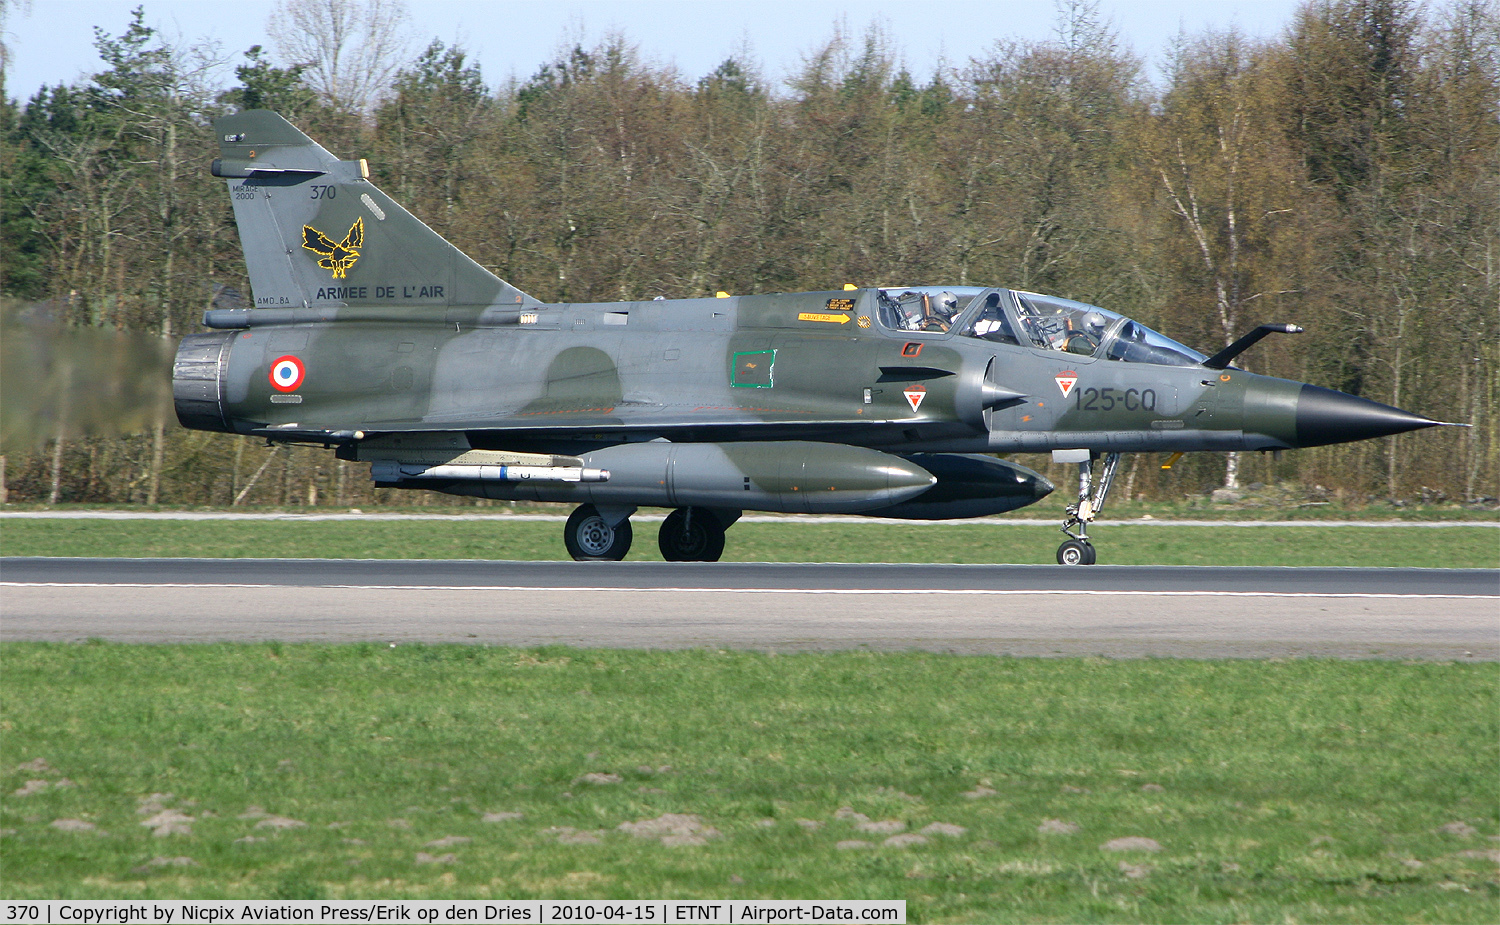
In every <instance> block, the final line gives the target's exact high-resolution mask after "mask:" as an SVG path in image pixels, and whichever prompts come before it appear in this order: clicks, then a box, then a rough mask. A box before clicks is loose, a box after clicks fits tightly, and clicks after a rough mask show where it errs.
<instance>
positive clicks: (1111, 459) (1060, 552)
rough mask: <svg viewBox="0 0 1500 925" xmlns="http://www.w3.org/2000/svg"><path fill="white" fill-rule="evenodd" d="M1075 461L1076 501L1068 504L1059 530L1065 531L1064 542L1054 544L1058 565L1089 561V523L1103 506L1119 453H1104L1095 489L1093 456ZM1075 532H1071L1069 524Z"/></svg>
mask: <svg viewBox="0 0 1500 925" xmlns="http://www.w3.org/2000/svg"><path fill="white" fill-rule="evenodd" d="M1095 456H1097V454H1090V457H1089V458H1088V459H1087V460H1084V461H1083V462H1081V463H1079V464H1078V501H1077V502H1076V503H1074V504H1070V505H1068V508H1067V515H1068V517H1067V519H1066V520H1064V521H1063V525H1062V532H1063V533H1065V534H1067V535H1068V540H1067V542H1065V543H1063V544H1062V545H1061V546H1059V547H1057V564H1058V565H1093V564H1094V562H1095V553H1094V544H1093V543H1091V542H1089V524H1091V523H1093V521H1094V518H1096V517H1098V516H1099V512H1100V511H1102V510H1104V501H1105V499H1106V498H1108V497H1109V489H1110V486H1111V485H1113V484H1114V482H1115V471H1116V470H1118V469H1119V467H1120V454H1119V453H1106V454H1104V471H1103V472H1101V473H1099V486H1098V492H1097V493H1096V492H1095V491H1094V484H1093V482H1094V478H1093V476H1094V458H1095ZM1074 527H1077V528H1078V532H1077V533H1074V532H1073V528H1074Z"/></svg>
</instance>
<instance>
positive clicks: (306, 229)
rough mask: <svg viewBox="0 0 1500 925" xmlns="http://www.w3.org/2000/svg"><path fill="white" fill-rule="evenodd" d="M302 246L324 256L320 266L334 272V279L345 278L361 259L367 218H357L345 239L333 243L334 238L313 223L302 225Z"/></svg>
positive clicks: (319, 263)
mask: <svg viewBox="0 0 1500 925" xmlns="http://www.w3.org/2000/svg"><path fill="white" fill-rule="evenodd" d="M302 246H303V247H304V248H306V249H307V250H310V251H312V252H313V253H314V254H318V255H320V256H322V258H323V259H322V260H319V261H318V266H320V267H322V268H323V269H325V270H328V271H330V272H331V273H333V278H334V279H344V278H345V276H344V274H345V273H347V272H348V271H349V268H350V267H352V266H354V262H355V261H356V260H358V259H359V249H360V248H361V247H364V246H365V220H364V219H363V218H356V219H355V220H354V224H353V225H350V226H349V233H348V234H346V235H344V240H342V241H340V242H339V243H337V244H335V243H333V239H332V238H330V237H328V235H326V234H324V233H323V232H321V231H319V230H318V229H316V228H314V227H313V226H311V225H303V226H302Z"/></svg>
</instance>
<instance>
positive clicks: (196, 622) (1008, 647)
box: [0, 558, 1500, 661]
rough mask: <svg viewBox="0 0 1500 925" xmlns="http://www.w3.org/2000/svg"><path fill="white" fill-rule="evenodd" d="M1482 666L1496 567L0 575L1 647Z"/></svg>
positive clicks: (24, 565)
mask: <svg viewBox="0 0 1500 925" xmlns="http://www.w3.org/2000/svg"><path fill="white" fill-rule="evenodd" d="M88 638H101V639H107V640H115V641H121V642H215V641H256V640H271V639H275V640H280V641H286V642H297V641H308V642H313V641H316V642H355V641H378V642H382V643H390V644H401V643H407V642H430V643H438V642H465V643H487V644H498V645H524V646H530V645H543V644H559V643H560V644H568V645H581V646H618V647H637V648H681V647H691V646H712V647H736V648H756V649H773V650H778V651H795V650H828V649H850V648H870V649H880V650H891V649H924V650H930V651H942V652H957V653H985V654H994V655H1101V656H1109V657H1138V656H1182V657H1196V658H1216V657H1268V656H1307V655H1313V656H1334V657H1347V658H1416V659H1463V660H1471V659H1476V660H1492V661H1494V660H1500V571H1496V570H1444V569H1327V568H1301V569H1298V568H1201V567H1182V568H1169V567H1148V566H1092V567H1085V568H1071V569H1069V568H1063V567H1059V566H993V565H982V566H981V565H791V564H775V563H755V564H748V563H714V564H707V563H663V562H627V563H573V562H486V561H473V560H464V561H430V560H398V561H391V560H291V559H19V558H8V559H3V560H0V640H6V641H11V640H23V639H26V640H54V641H68V640H82V639H88Z"/></svg>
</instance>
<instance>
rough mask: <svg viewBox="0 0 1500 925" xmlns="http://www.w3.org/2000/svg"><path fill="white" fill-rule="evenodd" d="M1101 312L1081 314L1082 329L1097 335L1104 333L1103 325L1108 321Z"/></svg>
mask: <svg viewBox="0 0 1500 925" xmlns="http://www.w3.org/2000/svg"><path fill="white" fill-rule="evenodd" d="M1108 320H1109V319H1107V318H1105V317H1104V315H1103V313H1102V312H1089V313H1088V314H1086V315H1084V316H1083V329H1084V330H1085V331H1087V332H1089V333H1090V334H1092V335H1094V336H1095V337H1098V336H1099V335H1101V334H1103V333H1104V325H1105V324H1106V323H1108Z"/></svg>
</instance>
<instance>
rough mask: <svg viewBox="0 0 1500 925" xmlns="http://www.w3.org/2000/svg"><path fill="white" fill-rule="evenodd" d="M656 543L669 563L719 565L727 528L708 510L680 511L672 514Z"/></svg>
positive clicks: (663, 525) (681, 508) (664, 524)
mask: <svg viewBox="0 0 1500 925" xmlns="http://www.w3.org/2000/svg"><path fill="white" fill-rule="evenodd" d="M656 539H657V544H658V545H659V546H660V547H661V557H662V558H663V559H666V560H667V561H668V562H718V561H719V557H720V556H722V555H723V554H724V524H723V523H722V522H721V521H720V520H719V518H718V517H716V516H715V515H714V512H713V511H710V510H709V509H707V508H702V507H680V508H678V509H677V510H675V511H673V512H672V513H670V514H668V515H667V519H666V520H664V521H662V522H661V532H660V533H658V534H657V537H656Z"/></svg>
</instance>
